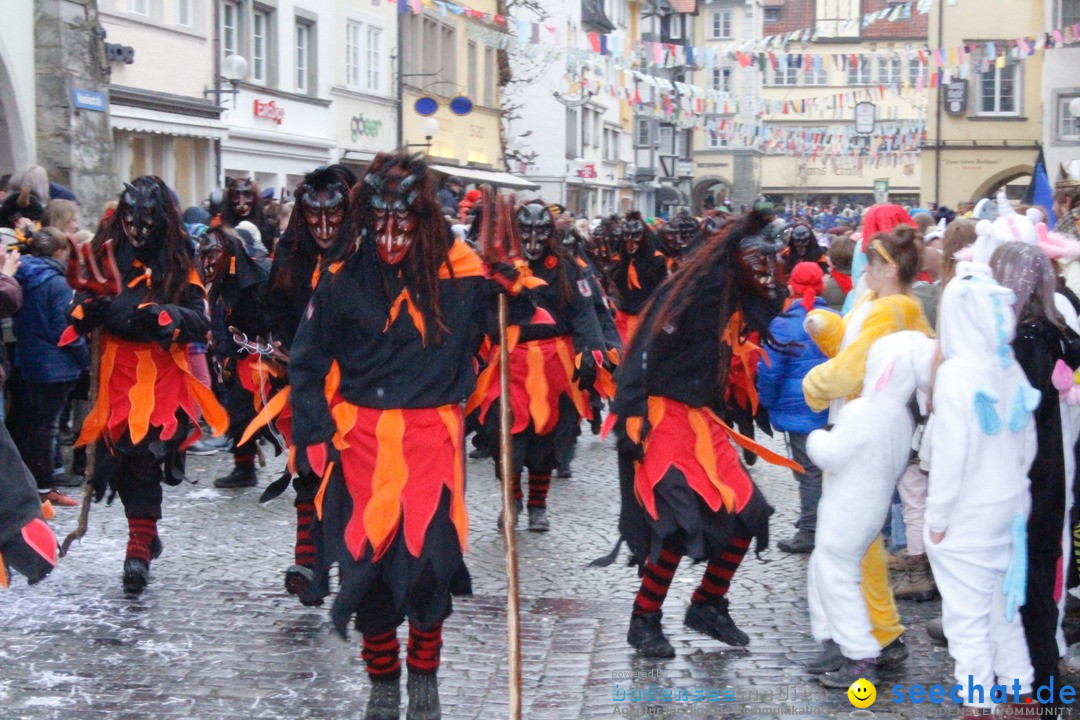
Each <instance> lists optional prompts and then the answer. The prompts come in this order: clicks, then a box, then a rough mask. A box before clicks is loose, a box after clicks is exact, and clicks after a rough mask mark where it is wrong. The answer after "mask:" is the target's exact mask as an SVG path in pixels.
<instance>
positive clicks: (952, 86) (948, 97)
mask: <svg viewBox="0 0 1080 720" xmlns="http://www.w3.org/2000/svg"><path fill="white" fill-rule="evenodd" d="M941 92H942V93H943V94H944V95H945V112H946V113H947V114H949V115H953V116H956V115H964V114H965V113H967V103H968V81H967V80H950V81H949V82H947V83H945V84H944V85H942V86H941Z"/></svg>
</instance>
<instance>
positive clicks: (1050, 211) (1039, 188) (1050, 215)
mask: <svg viewBox="0 0 1080 720" xmlns="http://www.w3.org/2000/svg"><path fill="white" fill-rule="evenodd" d="M1024 203H1025V204H1027V205H1041V206H1042V207H1044V208H1046V214H1047V217H1046V227H1048V228H1050V229H1053V228H1054V226H1055V225H1056V224H1057V219H1056V218H1055V217H1054V186H1053V185H1051V184H1050V176H1049V175H1048V174H1047V173H1046V158H1045V157H1043V152H1042V150H1040V151H1039V159H1038V160H1036V161H1035V170H1034V171H1033V172H1032V173H1031V185H1029V186H1028V190H1027V192H1026V193H1024Z"/></svg>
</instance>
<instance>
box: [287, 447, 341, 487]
mask: <svg viewBox="0 0 1080 720" xmlns="http://www.w3.org/2000/svg"><path fill="white" fill-rule="evenodd" d="M340 461H341V453H340V452H338V449H337V448H336V447H334V443H333V442H331V441H328V442H321V443H318V444H316V445H308V446H307V447H297V448H296V470H297V472H298V473H299V474H301V475H315V476H316V477H320V478H321V477H322V476H323V473H325V472H326V468H328V467H330V464H331V463H334V464H337V463H339V462H340Z"/></svg>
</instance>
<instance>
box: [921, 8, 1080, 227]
mask: <svg viewBox="0 0 1080 720" xmlns="http://www.w3.org/2000/svg"><path fill="white" fill-rule="evenodd" d="M1072 7H1075V4H1073V5H1072ZM931 15H932V16H933V17H932V18H931V21H930V22H931V31H930V36H931V38H933V41H934V44H935V45H936V46H937V47H939V48H955V47H964V48H965V50H966V52H967V55H969V56H970V64H969V67H970V72H969V76H968V77H967V78H963V77H962V76H961V77H954V78H952V80H951V81H949V82H946V83H943V87H942V88H940V92H936V93H931V94H930V107H929V109H928V113H927V140H926V144H925V146H924V148H923V152H922V180H923V188H924V191H925V192H924V198H925V200H926V201H936V202H939V203H942V204H946V205H950V206H954V205H955V204H956V203H962V202H970V201H974V200H978V199H980V198H983V197H988V196H990V195H992V194H993V193H995V192H996V191H997V190H998V189H999V188H1001V187H1003V186H1005V187H1007V188H1008V191H1009V194H1010V196H1011V197H1013V198H1017V199H1018V198H1019V197H1020V196H1022V195H1023V193H1024V191H1025V190H1026V189H1027V186H1028V185H1029V183H1030V176H1031V172H1032V170H1033V168H1034V165H1035V161H1036V158H1037V156H1038V152H1039V148H1040V146H1041V142H1042V140H1043V118H1044V117H1049V116H1050V115H1051V112H1052V108H1051V107H1050V106H1048V105H1047V106H1044V96H1043V91H1042V81H1043V60H1044V56H1045V57H1054V56H1055V55H1056V54H1058V53H1063V52H1067V51H1064V50H1061V49H1057V50H1052V51H1049V52H1047V53H1042V52H1036V53H1034V54H1032V55H1031V56H1025V57H1018V54H1017V52H1016V48H1013V47H1011V46H1010V44H1009V41H1010V40H1012V39H1015V38H1017V37H1021V36H1035V35H1038V34H1041V33H1042V32H1043V31H1044V26H1043V23H1044V17H1045V15H1044V9H1043V4H1042V3H1015V2H1006V1H1005V0H984V1H983V2H979V3H968V2H960V3H956V4H955V5H950V4H948V3H944V4H941V3H935V7H934V11H933V12H932V13H931ZM1003 18H1008V22H1007V23H1003V22H1002V20H1003ZM1074 57H1075V56H1074ZM1068 74H1069V73H1068V72H1066V76H1067V75H1068ZM1071 74H1072V75H1073V76H1075V69H1073V70H1072V73H1071ZM1067 82H1069V83H1070V85H1071V86H1076V85H1077V83H1076V82H1075V80H1073V79H1069V80H1067ZM950 87H951V88H953V90H952V95H951V96H950V95H949V88H950Z"/></svg>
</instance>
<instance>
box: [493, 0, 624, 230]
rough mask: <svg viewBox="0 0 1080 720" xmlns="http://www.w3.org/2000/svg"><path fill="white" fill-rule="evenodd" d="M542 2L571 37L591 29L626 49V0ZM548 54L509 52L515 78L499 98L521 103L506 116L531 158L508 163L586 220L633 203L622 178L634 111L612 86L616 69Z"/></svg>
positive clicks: (516, 140)
mask: <svg viewBox="0 0 1080 720" xmlns="http://www.w3.org/2000/svg"><path fill="white" fill-rule="evenodd" d="M543 7H544V11H545V12H547V13H550V15H551V17H552V18H553V19H555V20H557V21H558V22H559V23H560V24H559V25H558V26H557V27H558V32H560V33H562V34H564V35H565V36H566V37H569V38H571V42H573V41H575V40H578V39H580V38H582V37H583V36H584V35H583V34H584V33H585V32H596V33H603V34H607V35H608V36H609V38H612V37H613V38H617V40H615V41H613V42H618V43H619V44H620V45H622V46H624V47H625V46H627V43H628V38H630V37H633V32H632V24H631V23H632V21H631V15H630V3H628V2H627V1H626V0H605V1H604V2H591V1H590V2H582V0H561V1H560V2H557V3H554V4H548V3H545V4H544V6H543ZM525 19H528V20H531V21H536V20H538V18H536V17H534V16H533V17H530V16H525ZM541 22H543V23H545V24H549V23H550V22H551V21H550V20H542V21H541ZM548 57H549V58H554V59H552V60H551V61H550V62H548V61H547V58H541V59H540V60H538V59H537V57H528V56H523V55H513V56H512V57H511V65H512V68H513V76H514V79H513V80H512V81H511V83H510V84H509V85H508V86H507V87H506V88H505V91H506V96H505V102H507V103H509V104H511V105H513V106H515V108H519V109H515V110H514V111H513V117H512V118H510V119H508V120H507V124H506V132H507V134H508V135H509V136H510V137H511V138H512V140H511V142H512V143H514V144H517V145H520V146H521V149H520V151H521V152H522V153H523V154H525V155H527V156H528V157H529V158H530V160H529V161H528V162H526V163H522V164H521V165H520V166H519V167H515V168H512V169H514V170H519V171H521V172H523V173H524V175H525V176H526V177H528V178H529V179H530V180H532V181H534V182H536V183H537V184H538V185H539V186H540V187H539V189H538V192H539V194H540V196H541V197H542V198H544V200H546V201H548V202H552V203H559V204H562V205H564V206H565V207H566V209H567V210H568V211H569V212H573V213H577V214H582V215H585V216H587V217H590V218H593V217H599V216H602V215H609V214H612V213H623V212H626V211H627V210H628V209H630V208H631V207H633V206H635V203H634V199H633V190H632V189H631V183H630V182H629V181H628V178H627V167H628V166H629V165H630V164H631V160H632V156H631V154H630V153H631V151H630V132H629V129H630V126H631V117H632V116H631V115H630V114H629V105H628V104H627V103H626V102H625V101H622V100H620V99H619V97H618V96H617V95H613V94H612V92H611V88H612V87H613V86H614V85H615V84H616V83H617V82H618V77H617V72H618V71H617V70H615V69H614V68H613V67H612V66H610V65H608V66H605V67H595V66H594V67H590V66H588V65H587V64H586V63H582V62H581V61H580V59H579V58H578V57H577V56H575V55H574V54H572V53H566V54H562V53H560V54H551V55H549V56H548Z"/></svg>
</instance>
